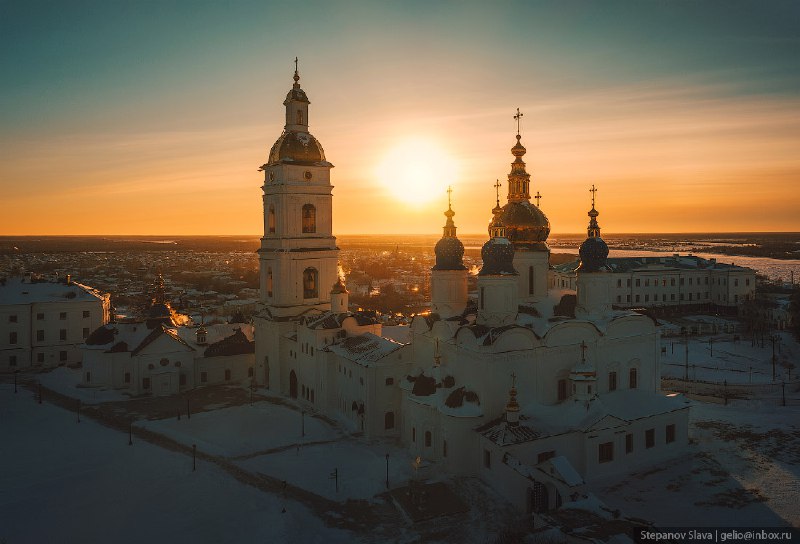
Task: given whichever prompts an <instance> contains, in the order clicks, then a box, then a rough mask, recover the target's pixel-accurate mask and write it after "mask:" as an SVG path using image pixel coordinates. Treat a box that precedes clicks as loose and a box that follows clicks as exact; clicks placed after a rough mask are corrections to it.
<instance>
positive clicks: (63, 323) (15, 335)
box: [0, 274, 111, 372]
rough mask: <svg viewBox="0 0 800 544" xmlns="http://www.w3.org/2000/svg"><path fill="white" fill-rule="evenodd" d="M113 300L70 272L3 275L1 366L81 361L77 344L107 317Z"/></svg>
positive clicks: (13, 367) (15, 367)
mask: <svg viewBox="0 0 800 544" xmlns="http://www.w3.org/2000/svg"><path fill="white" fill-rule="evenodd" d="M110 304H111V302H110V296H109V295H108V294H103V293H100V292H98V291H97V290H95V289H93V288H91V287H88V286H86V285H82V284H80V283H76V282H73V281H72V280H71V278H70V276H67V277H66V278H64V279H63V280H57V279H56V280H50V279H41V278H37V277H35V276H34V275H32V274H28V275H26V276H25V277H12V278H8V279H6V280H3V281H0V370H4V371H12V372H13V371H14V370H21V369H25V368H28V367H55V366H58V365H63V364H74V363H79V362H80V361H81V351H80V349H79V346H80V345H81V344H83V341H84V340H85V339H86V338H87V337H88V336H89V334H90V333H91V331H93V330H94V329H96V328H97V327H99V326H100V325H103V324H105V323H108V320H109V315H110Z"/></svg>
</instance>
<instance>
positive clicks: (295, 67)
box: [294, 57, 297, 72]
mask: <svg viewBox="0 0 800 544" xmlns="http://www.w3.org/2000/svg"><path fill="white" fill-rule="evenodd" d="M294 71H295V72H296V71H297V57H295V58H294Z"/></svg>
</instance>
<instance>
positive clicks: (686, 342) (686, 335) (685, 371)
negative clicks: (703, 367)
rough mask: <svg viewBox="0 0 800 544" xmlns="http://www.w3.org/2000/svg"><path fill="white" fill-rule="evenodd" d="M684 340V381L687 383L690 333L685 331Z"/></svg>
mask: <svg viewBox="0 0 800 544" xmlns="http://www.w3.org/2000/svg"><path fill="white" fill-rule="evenodd" d="M683 340H684V343H685V345H686V357H685V365H684V366H685V368H684V373H683V379H684V380H685V381H687V382H688V381H689V331H688V330H685V331H684V332H683Z"/></svg>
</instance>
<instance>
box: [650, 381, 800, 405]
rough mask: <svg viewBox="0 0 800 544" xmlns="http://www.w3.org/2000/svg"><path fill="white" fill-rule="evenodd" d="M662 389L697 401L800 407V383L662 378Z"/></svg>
mask: <svg viewBox="0 0 800 544" xmlns="http://www.w3.org/2000/svg"><path fill="white" fill-rule="evenodd" d="M661 389H662V390H664V391H675V392H677V393H683V394H685V395H686V396H688V397H691V398H695V399H697V400H703V401H711V402H715V401H714V400H712V399H717V400H716V401H717V402H718V401H719V399H722V401H723V402H726V401H727V400H731V399H744V400H763V401H775V403H776V404H783V402H784V399H785V402H786V405H787V406H800V381H791V382H776V383H753V384H738V383H737V384H727V383H725V382H723V383H719V382H708V381H702V380H688V381H687V380H681V379H678V378H662V379H661Z"/></svg>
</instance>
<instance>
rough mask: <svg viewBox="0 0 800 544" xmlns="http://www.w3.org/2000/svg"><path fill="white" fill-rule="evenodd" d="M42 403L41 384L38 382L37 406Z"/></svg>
mask: <svg viewBox="0 0 800 544" xmlns="http://www.w3.org/2000/svg"><path fill="white" fill-rule="evenodd" d="M41 403H42V382H39V404H41Z"/></svg>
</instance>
